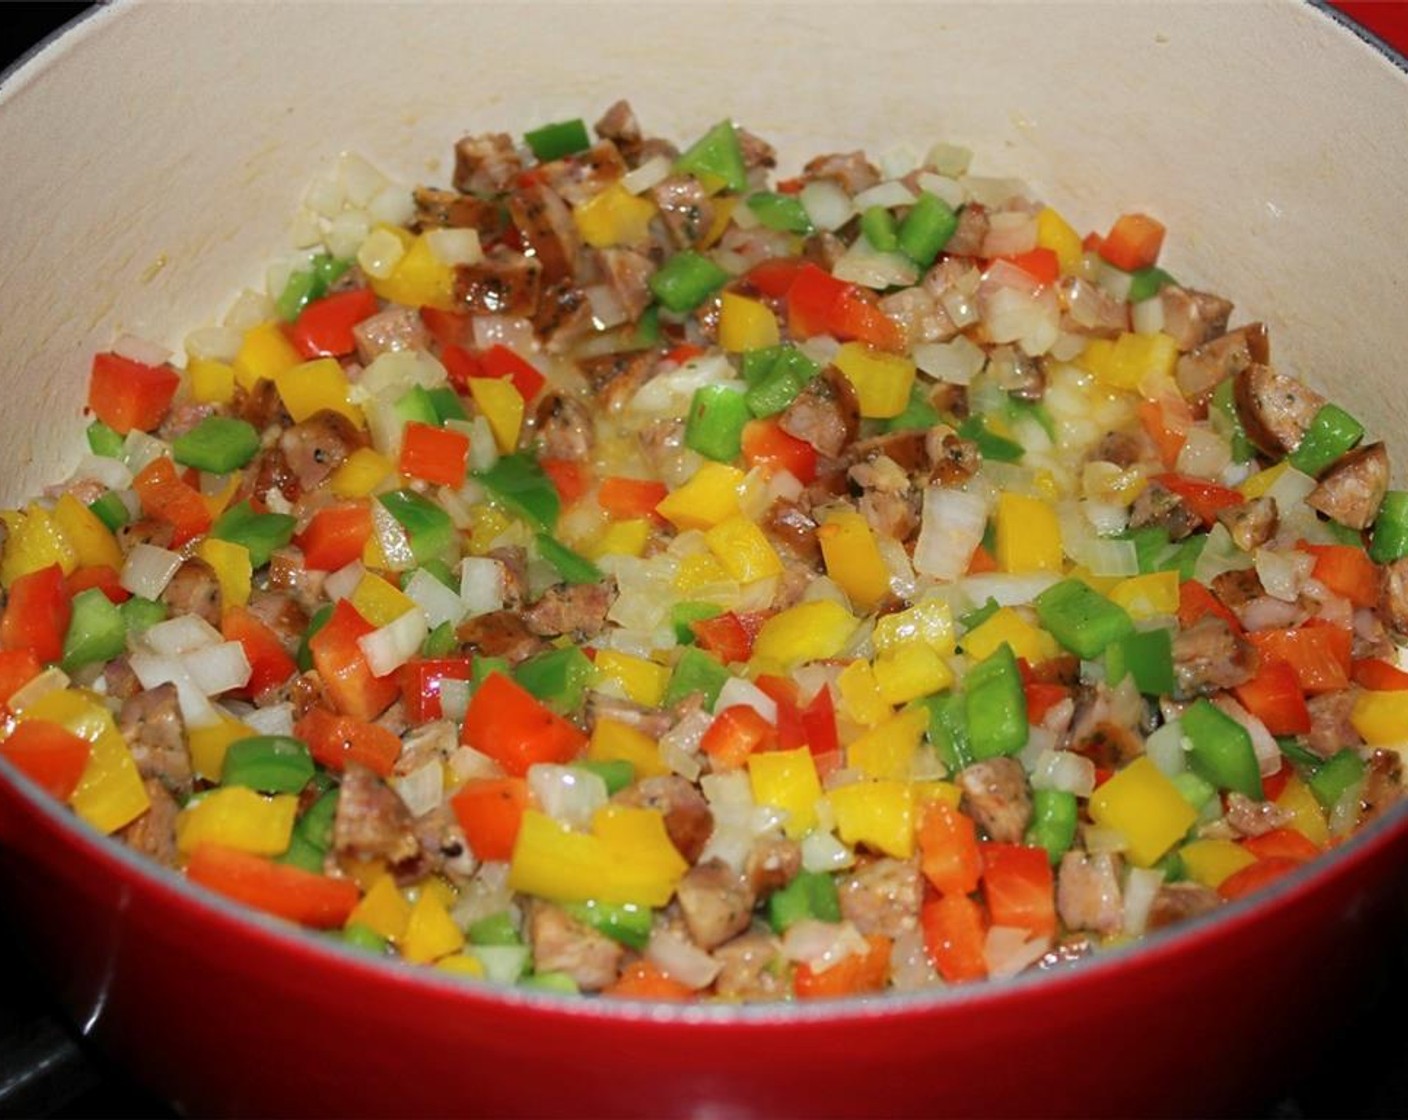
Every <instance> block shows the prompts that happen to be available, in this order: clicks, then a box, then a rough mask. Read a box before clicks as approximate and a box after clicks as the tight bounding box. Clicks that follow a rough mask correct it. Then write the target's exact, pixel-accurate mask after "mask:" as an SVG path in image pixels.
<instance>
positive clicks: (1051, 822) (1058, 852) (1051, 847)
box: [1026, 789, 1079, 864]
mask: <svg viewBox="0 0 1408 1120" xmlns="http://www.w3.org/2000/svg"><path fill="white" fill-rule="evenodd" d="M1078 809H1079V806H1078V804H1077V802H1076V795H1075V794H1074V793H1072V792H1071V791H1070V790H1065V789H1034V790H1032V823H1031V825H1030V826H1028V828H1027V836H1026V840H1027V843H1028V844H1034V845H1036V846H1037V847H1038V848H1045V849H1046V854H1047V856H1048V857H1049V858H1050V859H1051V862H1052V863H1053V864H1056V863H1060V862H1061V857H1062V856H1063V855H1065V854H1066V852H1067V851H1068V850H1069V849H1070V847H1071V844H1072V843H1074V841H1075V838H1076V823H1077V820H1078V817H1079V812H1078Z"/></svg>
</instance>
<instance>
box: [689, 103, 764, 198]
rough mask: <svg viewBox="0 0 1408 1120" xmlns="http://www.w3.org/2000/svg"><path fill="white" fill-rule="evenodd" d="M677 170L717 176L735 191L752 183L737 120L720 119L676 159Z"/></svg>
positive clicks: (717, 178) (698, 175)
mask: <svg viewBox="0 0 1408 1120" xmlns="http://www.w3.org/2000/svg"><path fill="white" fill-rule="evenodd" d="M675 170H676V171H683V172H685V173H686V174H689V175H694V176H695V177H697V178H703V179H706V180H707V179H714V180H717V181H719V182H721V183H722V184H723V185H724V186H725V187H727V188H728V189H729V190H731V191H741V190H744V189H745V188H746V187H747V186H748V168H747V167H746V166H745V165H744V162H743V148H742V146H741V145H740V144H739V143H738V132H737V130H736V129H735V128H734V127H733V122H732V121H728V120H723V121H720V122H719V123H718V124H716V125H714V127H713V128H711V129H709V131H708V132H706V133H705V134H704V135H703V136H701V137H700V138H699V139H698V140H696V141H695V142H694V143H693V144H691V145H690V146H689V147H688V148H686V149H685V150H684V152H683V153H682V154H681V155H680V157H679V158H678V159H677V160H675Z"/></svg>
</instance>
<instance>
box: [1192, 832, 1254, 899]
mask: <svg viewBox="0 0 1408 1120" xmlns="http://www.w3.org/2000/svg"><path fill="white" fill-rule="evenodd" d="M1178 857H1179V859H1181V860H1182V861H1183V869H1184V870H1185V871H1186V872H1187V873H1188V878H1190V879H1192V880H1193V881H1194V882H1195V883H1202V884H1203V886H1205V887H1211V888H1212V889H1213V890H1217V888H1218V887H1219V886H1220V885H1221V884H1222V881H1223V880H1224V879H1226V878H1227V877H1228V876H1229V875H1231V874H1233V873H1235V872H1237V871H1240V870H1242V868H1244V867H1250V866H1251V865H1252V864H1254V863H1255V862H1256V856H1254V855H1252V854H1251V852H1249V851H1247V850H1246V848H1244V847H1242V846H1241V845H1240V844H1237V843H1234V842H1233V841H1231V840H1190V841H1188V843H1186V844H1184V845H1183V847H1181V848H1179V849H1178Z"/></svg>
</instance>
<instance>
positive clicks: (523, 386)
mask: <svg viewBox="0 0 1408 1120" xmlns="http://www.w3.org/2000/svg"><path fill="white" fill-rule="evenodd" d="M479 361H480V364H481V365H482V366H483V367H484V376H486V377H507V378H509V379H510V380H511V381H512V382H513V387H514V388H515V389H517V390H518V395H519V396H520V397H522V398H523V400H524V402H525V403H527V402H531V401H532V400H533V398H535V397H536V396H537V395H538V390H540V389H541V388H542V387H543V384H544V380H545V379H544V378H543V375H542V374H541V373H539V372H538V371H537V369H536V368H535V367H534V366H533V364H532V363H531V362H529V361H528V360H527V359H525V358H523V357H520V356H519V355H518V354H516V353H514V352H513V351H512V350H510V349H509V348H508V347H507V346H505V345H504V344H503V343H501V342H498V343H495V344H494V345H493V346H491V347H489V349H487V350H485V351H484V353H483V354H481V355H480V356H479Z"/></svg>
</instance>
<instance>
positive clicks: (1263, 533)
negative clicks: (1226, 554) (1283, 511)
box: [1217, 495, 1280, 552]
mask: <svg viewBox="0 0 1408 1120" xmlns="http://www.w3.org/2000/svg"><path fill="white" fill-rule="evenodd" d="M1217 519H1218V520H1219V521H1221V522H1222V524H1223V527H1224V528H1226V530H1227V532H1228V534H1229V535H1230V536H1231V537H1232V542H1233V543H1234V544H1235V545H1236V546H1237V547H1238V548H1240V549H1241V550H1242V551H1243V552H1251V551H1252V550H1253V549H1254V548H1257V547H1258V546H1260V545H1263V544H1265V543H1266V542H1267V541H1269V540H1270V539H1271V538H1272V537H1274V536H1275V535H1276V526H1277V525H1278V524H1279V522H1280V512H1279V511H1278V510H1277V508H1276V499H1275V498H1273V497H1271V496H1270V495H1263V496H1262V497H1260V498H1253V499H1252V500H1251V501H1249V502H1243V503H1242V504H1241V505H1236V506H1229V507H1228V508H1226V509H1220V510H1218V511H1217Z"/></svg>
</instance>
